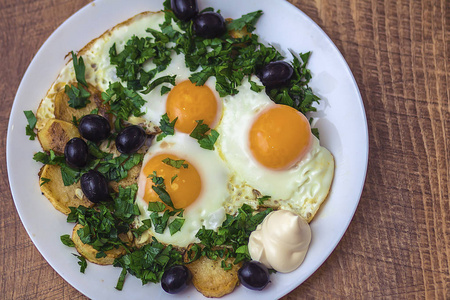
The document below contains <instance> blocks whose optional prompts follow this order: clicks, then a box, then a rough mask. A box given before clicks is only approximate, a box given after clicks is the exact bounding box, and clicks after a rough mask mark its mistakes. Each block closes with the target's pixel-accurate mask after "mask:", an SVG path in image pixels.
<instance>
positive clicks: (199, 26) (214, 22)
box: [194, 11, 227, 39]
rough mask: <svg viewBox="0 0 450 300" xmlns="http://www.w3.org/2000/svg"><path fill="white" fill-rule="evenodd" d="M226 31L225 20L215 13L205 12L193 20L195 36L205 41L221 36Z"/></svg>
mask: <svg viewBox="0 0 450 300" xmlns="http://www.w3.org/2000/svg"><path fill="white" fill-rule="evenodd" d="M226 30H227V27H226V25H225V20H224V19H223V17H222V16H221V15H220V14H218V13H216V12H212V11H207V12H204V13H201V14H199V15H197V17H195V19H194V32H195V34H196V35H197V36H200V37H203V38H205V39H212V38H215V37H218V36H221V35H222V34H224V33H225V31H226Z"/></svg>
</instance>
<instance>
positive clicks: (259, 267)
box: [238, 260, 269, 291]
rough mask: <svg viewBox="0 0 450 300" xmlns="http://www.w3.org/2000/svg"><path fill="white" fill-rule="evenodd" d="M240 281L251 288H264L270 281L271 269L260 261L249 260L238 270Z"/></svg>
mask: <svg viewBox="0 0 450 300" xmlns="http://www.w3.org/2000/svg"><path fill="white" fill-rule="evenodd" d="M238 278H239V281H240V282H241V283H242V285H243V286H245V287H246V288H249V289H251V290H258V291H260V290H262V289H264V288H265V287H266V285H267V284H268V283H269V270H267V268H266V266H265V265H263V264H262V263H260V262H258V261H254V260H252V261H248V262H246V263H244V264H243V265H242V267H241V268H240V269H239V271H238Z"/></svg>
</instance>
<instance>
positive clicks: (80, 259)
mask: <svg viewBox="0 0 450 300" xmlns="http://www.w3.org/2000/svg"><path fill="white" fill-rule="evenodd" d="M72 254H73V256H75V257H77V258H78V265H79V266H80V272H81V273H84V271H85V270H86V268H87V261H86V258H84V256H82V255H78V254H74V253H72Z"/></svg>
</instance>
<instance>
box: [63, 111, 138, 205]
mask: <svg viewBox="0 0 450 300" xmlns="http://www.w3.org/2000/svg"><path fill="white" fill-rule="evenodd" d="M78 131H79V132H80V135H81V136H82V137H83V138H84V139H86V140H88V141H91V142H94V143H98V142H101V141H103V140H105V139H107V138H108V137H109V136H110V134H111V125H110V124H109V121H108V120H107V119H106V118H104V117H103V116H101V115H96V114H90V115H86V116H84V117H82V118H81V119H80V122H79V125H78ZM146 138H147V135H146V133H145V131H144V129H142V127H140V126H137V125H132V126H128V127H125V128H124V129H122V130H121V131H120V132H119V133H118V134H117V136H116V139H115V141H116V148H117V150H118V151H119V152H120V153H123V154H132V153H135V152H136V151H138V150H139V149H140V148H141V147H142V145H144V143H145V140H146ZM64 157H65V160H66V163H67V165H68V166H70V167H72V168H75V169H81V168H83V167H85V166H86V165H87V162H88V158H89V147H88V145H87V144H86V142H85V141H84V140H83V139H81V138H73V139H71V140H70V141H68V142H67V144H66V146H65V148H64ZM80 184H81V190H82V191H83V193H84V195H85V196H86V197H87V198H88V199H89V200H90V201H91V202H94V203H98V202H101V201H108V200H110V199H111V197H110V195H109V190H108V181H107V180H106V178H105V176H103V175H102V174H101V173H100V172H98V171H96V170H89V171H88V172H86V173H85V174H83V175H82V176H81V178H80Z"/></svg>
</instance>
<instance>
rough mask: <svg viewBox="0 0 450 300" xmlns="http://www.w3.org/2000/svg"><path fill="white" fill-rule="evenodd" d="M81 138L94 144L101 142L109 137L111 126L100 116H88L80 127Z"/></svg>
mask: <svg viewBox="0 0 450 300" xmlns="http://www.w3.org/2000/svg"><path fill="white" fill-rule="evenodd" d="M78 131H79V132H80V134H81V136H82V137H84V138H85V139H87V140H89V141H92V142H100V141H102V140H104V139H106V138H107V137H108V136H109V133H110V131H111V125H110V124H109V122H108V120H107V119H105V118H104V117H102V116H100V115H86V116H84V117H82V118H81V120H80V124H79V125H78Z"/></svg>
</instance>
